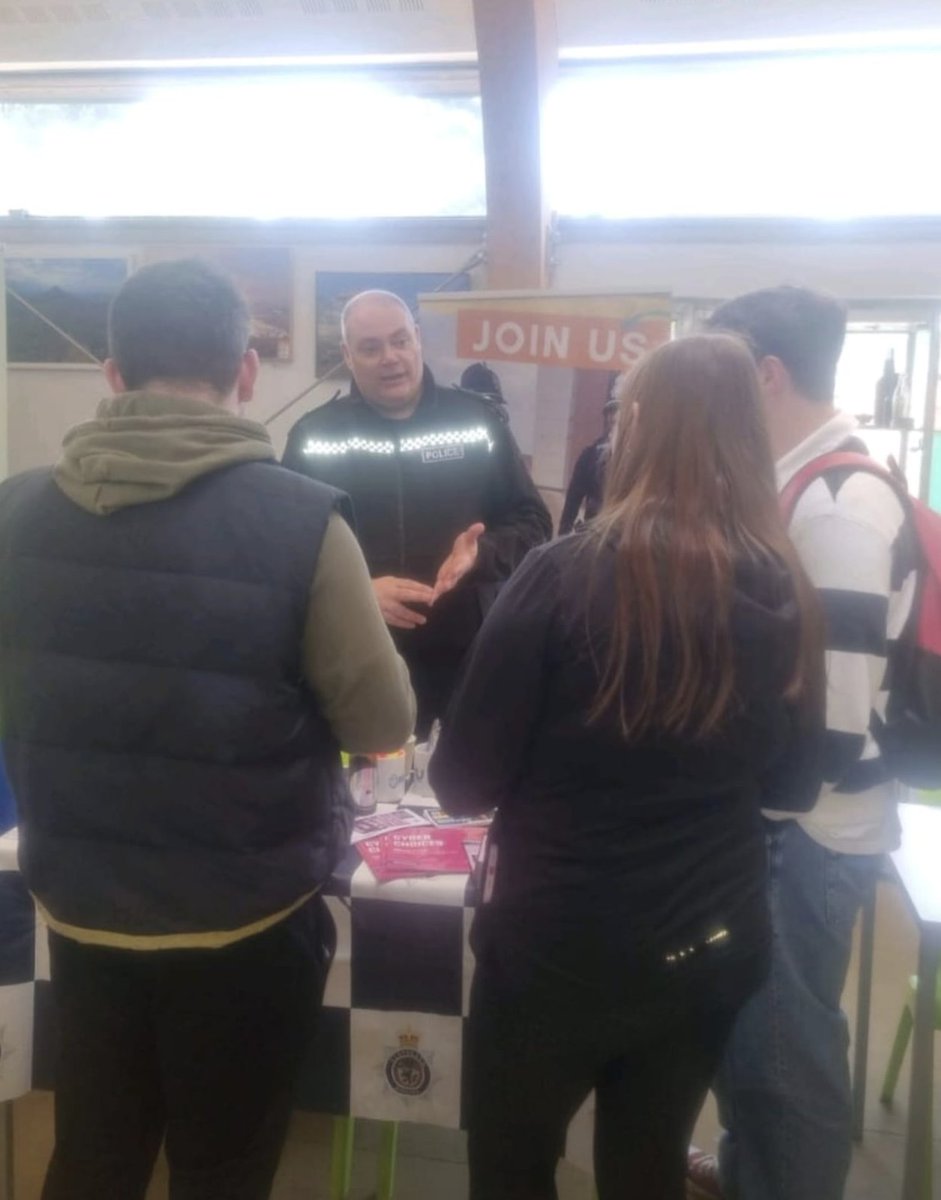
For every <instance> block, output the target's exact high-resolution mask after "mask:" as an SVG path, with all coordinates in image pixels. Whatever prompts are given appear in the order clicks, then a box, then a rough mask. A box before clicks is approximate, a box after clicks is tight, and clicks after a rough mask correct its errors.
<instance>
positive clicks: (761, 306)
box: [687, 287, 917, 1200]
mask: <svg viewBox="0 0 941 1200" xmlns="http://www.w3.org/2000/svg"><path fill="white" fill-rule="evenodd" d="M708 325H709V327H710V328H711V329H717V330H724V331H728V332H733V333H737V334H739V335H740V336H741V337H743V338H744V340H745V341H746V342H747V343H748V345H749V346H750V348H751V350H752V353H753V354H754V357H755V360H756V362H757V364H758V370H759V376H760V379H761V384H762V391H763V399H764V403H765V410H766V415H767V420H768V425H769V430H770V434H771V444H772V449H773V451H774V454H775V458H776V468H777V478H778V488H779V490H782V489H783V488H784V487H785V486H786V485H787V483H788V481H789V480H790V479H792V478H793V477H794V476H795V475H796V474H797V472H798V471H799V470H800V469H801V468H802V467H804V466H805V465H806V464H807V463H809V462H811V461H812V460H813V459H815V458H817V457H819V456H820V455H822V454H827V453H829V452H831V451H834V450H840V449H853V450H860V449H862V450H865V446H863V445H861V444H860V442H859V438H858V434H857V422H856V421H855V419H854V418H853V417H851V416H848V415H846V414H844V413H841V412H838V411H837V409H836V407H835V405H834V386H835V376H836V367H837V362H838V360H839V357H840V353H841V351H842V347H843V340H844V336H845V332H846V315H845V310H844V308H843V306H842V305H841V304H840V302H839V301H837V300H835V299H834V298H832V297H830V296H826V295H822V294H820V293H817V292H813V291H810V290H808V289H805V288H797V287H775V288H767V289H763V290H761V291H756V292H751V293H748V294H747V295H744V296H740V297H738V298H737V299H734V300H731V301H728V302H727V303H725V304H723V305H722V306H721V307H719V308H718V309H717V310H716V311H715V312H714V313H713V314H712V316H711V318H710V319H709V322H708ZM790 534H791V538H792V540H793V542H794V544H795V546H796V548H797V550H798V553H799V555H800V558H801V561H802V563H803V566H804V568H805V570H806V571H807V573H808V575H809V576H810V579H811V581H812V582H813V584H814V585H815V587H816V588H817V589H818V591H819V594H820V597H821V600H822V601H823V607H824V611H825V615H826V623H827V641H826V657H827V732H826V739H827V740H826V770H825V783H824V785H823V787H822V789H821V792H820V797H819V800H818V802H817V804H816V806H815V807H814V808H813V809H812V810H811V811H810V812H808V813H804V814H800V815H798V816H795V815H793V814H784V813H775V812H767V813H766V814H765V815H766V817H767V818H768V826H767V829H768V861H769V887H770V895H771V914H772V927H773V933H774V942H773V955H772V967H771V973H770V976H769V978H768V980H767V982H766V984H765V986H764V987H763V988H762V989H761V990H760V991H759V992H758V993H756V994H755V995H754V996H753V998H752V999H751V1000H750V1001H749V1002H748V1003H747V1004H746V1006H745V1007H744V1008H743V1009H742V1010H741V1012H740V1013H739V1016H738V1018H737V1021H736V1025H735V1029H734V1032H733V1035H732V1038H731V1040H730V1042H729V1045H728V1047H727V1050H726V1053H725V1056H724V1059H723V1062H722V1066H721V1068H720V1071H719V1074H718V1077H717V1078H716V1080H715V1082H714V1090H715V1093H716V1096H717V1099H718V1101H719V1111H720V1117H721V1120H722V1123H723V1126H724V1128H725V1130H726V1132H725V1134H724V1135H723V1137H722V1139H721V1141H720V1145H719V1156H718V1160H716V1159H715V1158H713V1157H711V1156H707V1155H702V1154H700V1153H699V1152H697V1151H693V1152H691V1154H690V1164H689V1178H688V1184H687V1195H688V1197H690V1198H691V1200H692V1198H696V1200H700V1198H709V1197H717V1196H725V1197H727V1198H728V1200H840V1198H841V1197H842V1195H843V1190H844V1186H845V1182H846V1176H847V1173H848V1170H849V1163H850V1153H851V1141H852V1131H851V1109H852V1105H851V1097H850V1080H849V1065H848V1061H847V1047H848V1032H847V1024H846V1018H845V1016H844V1014H843V1013H842V1011H841V1009H840V997H841V994H842V991H843V986H844V984H845V981H846V973H847V969H848V965H849V957H850V945H851V939H852V931H853V925H854V923H855V920H856V916H857V914H858V912H859V910H860V907H861V905H862V903H863V901H864V899H865V898H866V896H867V895H868V894H869V893H871V891H872V889H873V888H874V886H875V880H876V874H877V871H878V868H879V863H880V859H881V856H882V855H883V854H884V853H885V852H886V851H888V850H891V849H893V848H894V847H895V846H896V845H897V843H898V823H897V817H896V799H895V792H896V786H897V785H896V784H895V782H894V780H893V779H892V778H891V777H890V775H889V771H888V769H887V767H886V765H885V763H884V761H883V758H882V755H881V753H880V750H879V732H880V728H881V725H882V721H883V718H884V715H885V706H886V700H887V697H888V689H887V674H888V667H889V663H890V659H891V649H892V644H893V641H894V640H895V639H896V638H897V637H898V635H899V633H900V632H901V630H902V628H903V626H904V624H905V621H906V618H907V617H908V615H909V612H910V610H911V605H912V598H913V592H914V585H915V566H916V562H917V558H916V554H917V544H916V542H915V540H914V535H913V531H912V529H911V527H910V523H909V522H908V521H907V520H906V517H905V512H904V509H903V507H902V504H901V503H900V501H899V499H898V497H897V496H896V494H895V493H894V492H893V490H892V489H891V487H890V486H889V485H888V484H887V483H885V482H884V481H883V480H881V479H879V478H877V477H875V476H873V475H870V474H867V473H865V472H862V471H858V470H857V471H854V470H852V469H839V470H832V471H828V472H827V473H826V474H825V475H824V476H821V477H818V478H817V479H815V480H814V481H813V482H812V483H811V484H810V485H809V486H808V487H807V488H806V490H805V491H804V492H803V493H802V494H801V496H800V498H799V499H798V501H797V504H796V507H795V509H794V513H793V516H792V519H791V523H790Z"/></svg>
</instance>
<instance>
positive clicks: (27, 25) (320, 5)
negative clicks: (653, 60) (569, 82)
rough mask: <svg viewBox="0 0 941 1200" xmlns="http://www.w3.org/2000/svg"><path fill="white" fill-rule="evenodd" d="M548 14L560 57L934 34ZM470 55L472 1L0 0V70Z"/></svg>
mask: <svg viewBox="0 0 941 1200" xmlns="http://www.w3.org/2000/svg"><path fill="white" fill-rule="evenodd" d="M505 2H506V3H507V4H511V3H514V2H516V0H505ZM556 7H557V14H558V27H559V44H560V46H561V47H562V48H563V49H571V48H576V47H607V46H617V45H636V44H650V43H677V42H702V41H716V40H719V41H728V40H740V39H754V38H768V37H775V38H780V37H807V36H823V37H829V36H833V35H842V34H857V33H876V32H899V31H906V30H924V29H930V28H932V27H941V10H939V5H938V0H895V3H892V2H891V0H826V2H825V3H821V2H820V0H556ZM473 52H474V25H473V12H472V0H0V69H3V68H4V67H8V68H9V67H16V66H20V67H21V68H23V67H26V66H27V65H28V64H43V65H52V64H56V63H102V62H110V63H114V62H120V61H123V62H131V63H137V62H141V61H145V60H149V61H155V60H188V59H205V58H211V59H226V58H250V59H254V58H261V57H282V56H291V57H296V56H300V57H308V56H311V57H322V56H337V55H339V56H352V57H356V58H359V57H362V56H372V55H388V56H403V55H404V56H409V57H419V58H421V57H425V56H428V57H432V58H434V57H439V56H442V55H471V54H473Z"/></svg>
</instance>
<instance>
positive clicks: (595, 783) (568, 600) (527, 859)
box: [431, 534, 821, 979]
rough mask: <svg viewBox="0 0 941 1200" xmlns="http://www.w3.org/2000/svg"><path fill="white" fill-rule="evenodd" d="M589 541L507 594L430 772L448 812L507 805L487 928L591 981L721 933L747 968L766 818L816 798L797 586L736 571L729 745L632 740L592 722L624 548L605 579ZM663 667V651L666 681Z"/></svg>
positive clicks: (573, 544)
mask: <svg viewBox="0 0 941 1200" xmlns="http://www.w3.org/2000/svg"><path fill="white" fill-rule="evenodd" d="M585 539H586V535H584V534H574V535H572V536H571V537H568V538H564V539H562V540H561V541H558V542H555V543H553V544H552V545H551V546H547V547H545V548H543V549H540V550H536V551H534V552H533V553H532V554H531V555H530V556H529V557H528V558H527V560H526V563H525V564H524V565H523V566H522V567H521V568H520V570H519V571H518V572H517V573H516V575H515V576H514V578H513V580H512V581H511V582H510V584H509V585H508V586H507V587H506V588H505V589H504V591H503V593H502V594H501V596H500V598H499V599H498V601H497V603H496V604H495V606H494V607H493V608H492V609H491V611H490V613H489V615H488V617H487V620H486V622H485V624H484V627H483V629H482V630H481V632H480V635H479V637H478V639H477V642H476V643H475V646H474V649H473V652H472V654H471V657H470V661H469V664H468V669H467V672H466V674H465V676H464V677H463V679H462V682H461V685H460V687H459V688H458V690H457V693H456V695H455V698H454V703H453V705H452V707H451V709H450V711H449V714H448V719H447V722H446V724H445V727H444V729H443V732H442V736H441V740H440V742H439V747H438V750H437V753H436V754H435V757H434V759H433V760H432V764H431V779H432V783H433V785H434V787H435V790H436V792H437V795H438V798H439V801H440V803H441V805H442V807H443V808H445V809H447V810H448V811H449V812H452V813H473V812H480V811H483V810H486V809H488V808H490V807H493V806H494V805H496V806H498V811H497V815H496V818H495V821H494V827H493V839H494V844H495V845H496V847H497V851H498V854H497V859H496V862H497V865H496V875H495V887H494V891H493V896H492V900H491V901H490V903H489V904H487V905H486V906H485V907H483V908H481V909H480V910H479V912H478V917H479V918H484V920H485V922H488V924H486V925H485V928H486V929H487V930H489V931H490V932H491V933H492V936H493V937H494V938H511V937H513V936H517V937H518V938H519V945H520V946H521V947H525V946H530V947H532V946H533V945H534V944H535V943H537V942H540V939H545V938H551V939H552V940H553V944H554V946H555V949H556V950H557V951H558V953H559V954H560V955H561V956H562V957H563V958H565V957H566V956H570V958H571V960H572V961H574V962H575V963H576V964H578V965H577V966H576V967H574V968H573V969H575V970H578V971H581V970H584V971H585V972H587V973H588V974H589V975H591V973H592V972H593V971H595V972H597V973H598V977H599V978H601V977H603V976H605V975H606V974H607V973H609V972H610V973H612V974H611V978H612V979H614V978H615V976H616V974H617V968H618V965H619V964H620V965H622V966H624V967H625V970H627V968H628V965H630V968H631V969H635V968H636V967H637V966H638V965H639V964H643V965H644V966H645V967H646V968H647V969H648V970H649V971H653V972H656V971H658V970H660V971H665V970H667V963H668V957H667V956H669V955H671V954H672V955H676V954H677V953H678V951H679V950H680V949H684V950H685V949H687V948H688V947H690V946H692V947H694V948H695V954H700V955H702V954H705V953H706V944H707V939H708V938H709V937H710V936H711V935H712V934H714V933H717V932H719V931H720V930H726V931H728V934H729V937H727V938H725V939H722V941H723V944H724V945H725V952H734V954H736V955H739V954H744V955H749V954H754V953H755V951H756V949H758V948H760V947H761V946H762V945H764V944H765V942H766V940H767V921H768V916H767V902H766V897H765V879H766V864H765V849H764V833H763V819H762V816H761V808H762V807H764V806H767V807H773V808H781V809H785V810H801V809H808V808H810V807H812V805H813V803H814V802H815V800H816V797H817V793H818V791H819V786H820V771H819V749H820V740H821V730H820V729H819V728H816V727H814V728H813V729H812V730H809V731H808V730H807V728H806V723H805V722H799V721H798V720H797V717H796V714H795V713H794V711H793V710H792V708H791V706H790V705H789V704H788V703H787V702H786V701H785V700H784V698H783V691H784V687H785V683H786V680H787V679H788V677H789V675H790V673H791V671H792V669H793V662H794V654H795V647H796V637H797V630H798V622H797V608H796V604H795V601H794V598H793V592H792V588H791V583H790V578H789V576H788V575H787V574H786V572H785V571H784V570H783V568H782V567H780V566H779V565H778V564H777V563H774V562H768V563H766V564H764V565H762V566H758V565H755V564H751V565H743V566H742V567H741V568H740V570H739V572H738V579H737V590H736V593H735V596H734V601H733V609H732V633H733V641H734V654H735V664H736V676H737V692H738V697H739V701H740V706H741V707H740V711H739V713H738V715H737V716H736V717H735V719H733V720H731V721H730V722H729V723H728V726H727V728H726V730H725V732H724V733H723V734H722V735H721V736H715V737H713V738H711V739H710V740H708V741H706V742H704V743H702V744H700V745H693V744H691V743H690V742H689V741H683V740H677V739H668V738H657V737H653V736H651V737H645V738H643V739H642V740H640V741H637V742H630V741H626V740H625V739H624V737H623V736H622V734H621V732H620V729H619V727H618V725H617V722H616V720H615V719H614V718H611V717H606V718H604V719H603V720H601V721H599V722H597V723H595V724H591V723H589V722H588V721H587V713H588V711H589V709H590V708H591V706H592V703H593V700H594V698H595V695H596V692H597V688H598V683H599V667H598V665H597V664H598V663H603V662H604V661H605V656H606V652H607V646H608V638H609V634H608V632H607V631H608V629H609V628H610V621H611V611H612V605H613V600H612V597H613V595H614V586H615V584H614V554H613V551H610V550H609V551H606V552H605V553H604V554H602V555H601V556H600V557H599V559H598V561H597V564H596V565H594V566H593V565H591V563H592V560H593V555H592V554H590V553H584V554H583V553H582V551H584V549H585V546H586V540H585ZM586 560H587V561H586ZM591 579H594V582H593V583H592V584H591V585H590V586H586V583H587V582H588V581H589V580H591ZM589 630H590V631H591V632H590V633H589ZM589 639H590V640H589ZM671 654H672V648H671V647H670V646H669V645H664V646H663V648H662V660H661V661H662V663H663V665H664V667H665V668H668V666H669V660H670V657H671ZM540 944H541V943H540ZM527 953H528V951H527ZM547 953H548V951H547ZM566 961H567V962H568V959H566ZM566 969H568V968H566Z"/></svg>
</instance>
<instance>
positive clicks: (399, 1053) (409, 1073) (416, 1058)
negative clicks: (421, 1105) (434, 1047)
mask: <svg viewBox="0 0 941 1200" xmlns="http://www.w3.org/2000/svg"><path fill="white" fill-rule="evenodd" d="M420 1045H421V1038H420V1037H419V1035H418V1034H417V1033H413V1032H412V1030H410V1029H408V1030H405V1031H404V1032H402V1033H400V1034H399V1044H398V1046H394V1047H393V1046H389V1047H387V1048H386V1060H385V1066H384V1068H383V1070H384V1074H385V1077H386V1083H388V1085H389V1087H390V1088H392V1090H393V1091H394V1092H397V1093H398V1094H399V1095H400V1096H414V1097H418V1096H424V1095H425V1093H426V1092H427V1091H428V1089H429V1088H430V1087H431V1082H432V1080H431V1063H432V1060H433V1058H434V1055H430V1054H429V1055H425V1054H422V1052H421V1049H420Z"/></svg>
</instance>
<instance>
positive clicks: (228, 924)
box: [0, 261, 414, 1200]
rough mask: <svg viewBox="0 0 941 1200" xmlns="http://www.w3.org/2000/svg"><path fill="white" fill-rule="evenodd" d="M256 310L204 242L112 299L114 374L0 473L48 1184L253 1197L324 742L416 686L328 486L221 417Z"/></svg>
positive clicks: (300, 940) (2, 650)
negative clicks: (13, 471)
mask: <svg viewBox="0 0 941 1200" xmlns="http://www.w3.org/2000/svg"><path fill="white" fill-rule="evenodd" d="M248 336H249V314H248V309H247V307H246V305H245V302H244V301H243V299H242V298H241V297H240V296H239V294H238V293H237V291H236V290H235V288H234V287H233V285H232V284H231V283H230V282H229V280H228V279H226V278H225V277H224V276H221V275H219V274H218V273H217V272H215V271H214V270H213V269H212V268H210V267H208V266H206V265H205V264H203V263H200V262H198V261H185V262H168V263H162V264H159V265H155V266H150V267H145V268H144V269H143V270H141V271H139V272H138V273H137V274H136V275H134V276H132V277H131V278H130V279H129V280H128V281H127V283H125V285H124V286H123V287H122V288H121V290H120V292H119V293H118V295H117V297H116V298H115V300H114V303H113V306H112V310H111V315H110V330H109V337H110V346H111V358H109V359H108V360H107V362H106V363H105V375H106V377H107V380H108V383H109V385H110V387H111V390H112V391H113V393H114V395H113V396H112V398H111V399H108V400H105V401H103V402H102V403H101V405H100V407H99V409H98V413H97V416H96V417H95V419H94V420H91V421H87V422H85V423H84V424H81V425H78V426H76V427H75V428H74V429H72V430H71V431H70V432H69V433H68V434H67V436H66V438H65V442H64V444H63V448H62V456H61V458H60V460H59V462H58V464H57V465H56V467H55V468H54V470H45V469H43V470H37V471H30V472H27V473H26V474H23V475H18V476H15V477H14V478H12V479H9V480H7V481H6V482H5V483H3V485H2V486H0V722H2V728H3V740H4V754H5V758H6V764H7V768H8V771H9V776H10V782H11V784H12V787H13V791H14V794H15V797H16V804H17V808H18V812H19V821H20V826H19V845H20V866H21V869H22V872H23V875H24V877H25V880H26V883H27V885H28V887H29V889H30V891H31V892H32V893H33V895H34V896H35V898H36V900H37V902H38V905H39V909H40V912H41V913H42V916H43V918H44V919H45V921H46V923H47V924H48V926H49V930H50V939H49V940H50V951H51V960H52V988H53V995H54V1001H55V1007H56V1012H57V1016H58V1025H59V1050H58V1061H57V1064H56V1070H55V1079H56V1097H55V1114H56V1140H55V1150H54V1153H53V1156H52V1162H51V1164H50V1167H49V1172H48V1176H47V1179H46V1183H45V1187H44V1190H43V1200H142V1198H143V1196H144V1194H145V1192H146V1191H147V1185H148V1180H149V1178H150V1174H151V1170H152V1167H153V1164H154V1160H155V1158H156V1156H157V1151H158V1150H159V1148H160V1145H161V1142H163V1141H164V1139H165V1146H166V1154H167V1159H168V1161H169V1167H170V1194H171V1195H172V1196H173V1197H174V1198H175V1200H222V1197H225V1198H226V1200H263V1198H264V1197H267V1196H268V1194H269V1191H270V1187H271V1182H272V1179H273V1177H274V1173H275V1169H276V1167H277V1164H278V1159H279V1155H280V1152H281V1147H282V1143H283V1140H284V1136H285V1131H286V1129H287V1122H288V1117H289V1115H290V1111H291V1107H292V1099H293V1085H294V1076H295V1072H296V1069H297V1064H298V1061H299V1059H300V1057H301V1055H302V1053H303V1050H304V1046H305V1043H306V1041H307V1038H308V1036H309V1034H310V1031H311V1024H312V1020H313V1019H314V1017H315V1016H316V1013H317V1010H318V1007H319V1004H320V998H321V994H322V989H323V982H324V978H325V974H326V970H327V966H328V963H329V953H328V948H327V947H328V942H329V941H330V939H331V937H332V932H331V930H330V927H329V917H327V915H326V909H325V907H324V905H323V902H322V900H321V899H320V897H319V894H318V893H319V889H320V887H321V885H322V884H323V882H324V881H325V880H326V879H327V878H328V877H329V875H330V873H331V870H332V868H333V865H334V863H335V861H336V860H337V858H338V857H339V855H340V854H341V853H342V851H343V849H344V848H345V846H346V844H347V841H348V836H349V832H350V827H351V822H352V814H351V810H350V801H349V795H348V792H347V789H346V787H345V784H344V781H343V775H342V771H341V766H340V752H339V747H340V745H341V744H342V745H343V746H344V747H345V748H347V749H350V750H358V751H360V752H367V751H383V750H392V749H395V748H396V747H398V746H400V745H401V744H402V743H403V742H404V741H405V740H406V738H407V737H408V736H409V734H410V732H411V729H412V723H413V717H414V698H413V696H412V694H411V689H410V687H409V683H408V677H407V674H406V671H405V668H404V664H403V663H402V661H401V659H400V658H399V657H398V655H397V654H396V652H395V649H394V647H393V645H392V642H391V639H390V638H389V634H388V631H387V629H386V627H385V624H384V623H383V621H382V618H381V615H380V613H379V610H378V607H377V605H376V602H375V598H374V596H373V592H372V587H371V585H370V581H369V576H368V574H367V571H366V566H365V563H364V562H363V558H362V555H361V554H360V551H359V548H358V546H357V544H356V541H355V539H354V537H353V535H352V533H351V531H350V529H349V528H348V527H347V525H346V523H345V522H344V520H343V518H342V517H341V516H340V515H338V512H337V503H338V496H337V494H336V493H334V492H332V491H331V490H330V489H328V488H325V487H322V486H319V485H318V484H315V483H313V482H312V481H311V480H309V479H302V478H300V477H299V476H297V475H295V474H292V473H291V472H289V471H285V470H283V469H282V468H281V467H280V466H278V464H277V461H276V458H275V453H274V450H273V448H272V445H271V443H270V441H269V439H268V435H267V433H266V431H265V430H264V429H263V428H262V426H260V425H257V424H255V422H253V421H249V420H246V419H245V418H243V417H242V416H241V415H240V411H241V407H242V405H243V404H244V403H245V402H246V401H248V400H249V399H250V398H251V395H252V390H253V387H254V383H255V378H256V374H257V371H258V358H257V356H256V354H255V352H254V351H253V350H249V349H248V348H247V347H248Z"/></svg>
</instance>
